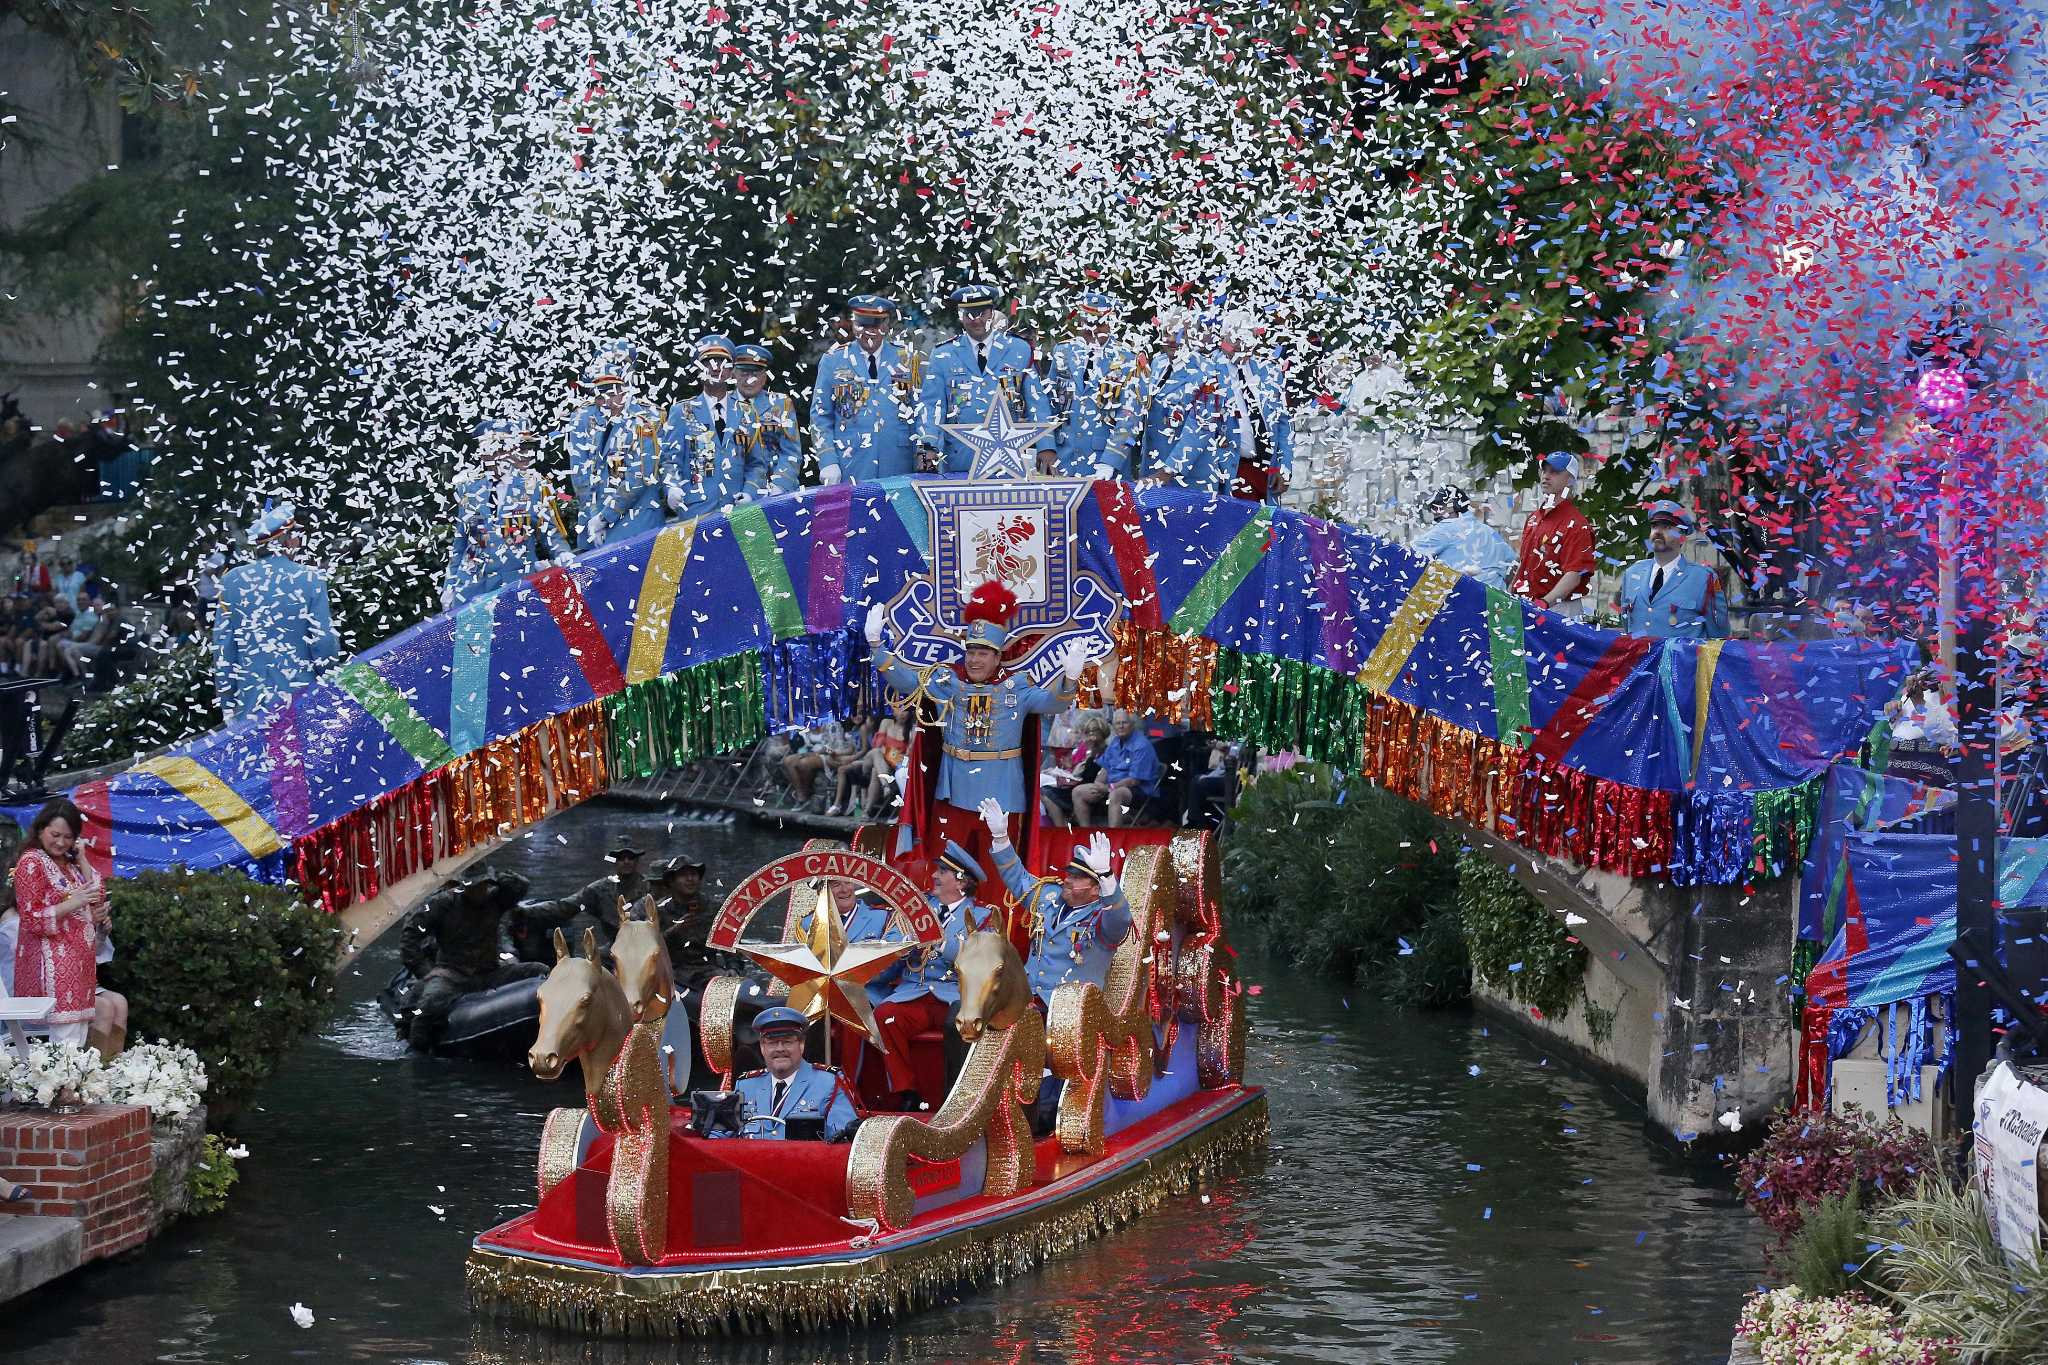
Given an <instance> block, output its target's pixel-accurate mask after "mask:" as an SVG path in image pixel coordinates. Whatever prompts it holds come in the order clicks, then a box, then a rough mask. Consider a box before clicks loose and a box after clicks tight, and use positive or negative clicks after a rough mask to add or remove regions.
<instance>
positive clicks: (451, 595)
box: [441, 588, 1897, 734]
mask: <svg viewBox="0 0 2048 1365" xmlns="http://www.w3.org/2000/svg"><path fill="white" fill-rule="evenodd" d="M454 606H455V592H454V590H453V589H451V588H443V589H441V610H442V611H448V610H450V609H452V608H453V607H454ZM1893 733H1894V734H1896V733H1897V731H1893Z"/></svg>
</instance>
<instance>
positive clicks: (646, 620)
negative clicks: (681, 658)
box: [626, 518, 697, 687]
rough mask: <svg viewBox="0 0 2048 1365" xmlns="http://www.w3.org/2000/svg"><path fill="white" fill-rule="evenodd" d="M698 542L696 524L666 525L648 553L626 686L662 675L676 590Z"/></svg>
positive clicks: (627, 668)
mask: <svg viewBox="0 0 2048 1365" xmlns="http://www.w3.org/2000/svg"><path fill="white" fill-rule="evenodd" d="M696 539H697V522H696V520H695V519H694V518H692V519H691V520H689V521H683V522H677V523H676V524H675V525H673V526H664V527H663V528H662V529H661V531H660V532H659V533H658V534H657V535H656V536H655V537H654V543H653V545H651V546H649V547H648V551H647V572H645V573H644V574H642V575H641V576H640V600H639V601H638V602H637V603H636V604H635V605H634V607H633V647H632V649H631V650H629V651H628V652H627V656H626V684H627V686H629V687H630V686H631V685H632V684H634V683H639V682H646V681H647V680H648V679H649V678H652V677H654V676H656V675H657V674H659V673H660V672H661V664H662V660H664V659H665V658H667V657H668V631H669V623H670V622H671V621H673V620H674V619H675V614H676V590H677V589H678V588H680V587H681V586H682V583H683V570H684V569H685V568H686V567H687V566H688V564H689V561H690V547H691V545H692V544H694V543H695V542H696Z"/></svg>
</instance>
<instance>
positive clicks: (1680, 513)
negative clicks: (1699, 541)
mask: <svg viewBox="0 0 2048 1365" xmlns="http://www.w3.org/2000/svg"><path fill="white" fill-rule="evenodd" d="M1648 520H1649V523H1650V525H1652V526H1655V525H1656V524H1657V523H1658V522H1660V521H1668V522H1670V523H1671V524H1672V525H1673V526H1677V527H1681V528H1683V529H1684V530H1687V531H1690V530H1691V529H1692V515H1691V513H1689V512H1687V511H1686V510H1685V509H1684V508H1683V507H1680V506H1679V505H1678V504H1677V503H1675V502H1673V501H1672V500H1671V499H1669V498H1659V499H1657V501H1655V502H1653V503H1651V504H1650V510H1649V515H1648Z"/></svg>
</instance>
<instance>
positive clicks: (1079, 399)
mask: <svg viewBox="0 0 2048 1365" xmlns="http://www.w3.org/2000/svg"><path fill="white" fill-rule="evenodd" d="M1077 303H1078V305H1079V310H1078V311H1079V313H1080V319H1081V324H1080V334H1079V335H1078V336H1076V337H1075V338H1074V339H1073V340H1071V341H1062V342H1061V343H1060V344H1059V345H1057V346H1055V347H1053V348H1052V380H1051V384H1050V387H1051V389H1052V408H1053V416H1054V418H1055V419H1056V420H1057V421H1058V422H1059V424H1060V425H1059V428H1058V429H1057V430H1056V431H1054V432H1053V447H1054V450H1055V451H1056V452H1057V455H1058V469H1059V472H1060V473H1062V474H1067V475H1071V476H1072V477H1074V478H1077V479H1089V478H1094V479H1111V478H1128V477H1129V476H1130V470H1129V469H1128V468H1121V469H1120V468H1118V467H1116V465H1115V464H1113V463H1112V462H1111V461H1110V460H1109V458H1108V454H1107V452H1108V450H1109V441H1110V436H1111V434H1112V433H1113V431H1114V429H1115V427H1116V423H1117V418H1118V417H1119V415H1120V414H1121V413H1122V412H1123V407H1124V396H1125V394H1126V393H1127V392H1128V391H1129V389H1130V388H1131V386H1132V384H1133V382H1134V381H1135V380H1136V379H1137V377H1138V370H1139V357H1138V353H1137V352H1136V351H1134V350H1132V349H1131V348H1130V347H1129V346H1126V345H1124V344H1123V343H1121V342H1119V341H1116V340H1114V339H1112V338H1111V336H1110V327H1111V325H1112V323H1113V322H1114V321H1115V318H1116V312H1117V308H1116V300H1114V299H1112V298H1110V296H1109V295H1107V294H1104V293H1102V292H1100V291H1099V290H1090V291H1089V292H1087V293H1085V294H1083V295H1081V297H1080V299H1079V300H1078V301H1077Z"/></svg>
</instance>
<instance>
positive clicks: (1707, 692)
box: [1685, 640, 1728, 787]
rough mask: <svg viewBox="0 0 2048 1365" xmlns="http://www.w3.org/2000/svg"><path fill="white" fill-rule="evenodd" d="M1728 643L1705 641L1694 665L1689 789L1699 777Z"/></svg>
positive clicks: (1686, 782) (1687, 784)
mask: <svg viewBox="0 0 2048 1365" xmlns="http://www.w3.org/2000/svg"><path fill="white" fill-rule="evenodd" d="M1727 643H1728V642H1727V641H1726V640H1707V641H1703V642H1702V643H1701V645H1700V653H1699V658H1698V660H1696V661H1695V662H1694V664H1693V666H1692V667H1693V673H1692V767H1691V768H1690V769H1688V770H1687V772H1686V776H1685V785H1686V786H1688V787H1690V786H1691V785H1692V784H1693V783H1694V782H1695V781H1696V780H1697V779H1698V778H1699V775H1700V750H1701V749H1703V748H1704V747H1706V743H1707V711H1708V708H1710V707H1712V706H1713V704H1714V672H1715V670H1716V669H1718V668H1720V666H1721V647H1722V646H1723V645H1725V644H1727Z"/></svg>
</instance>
